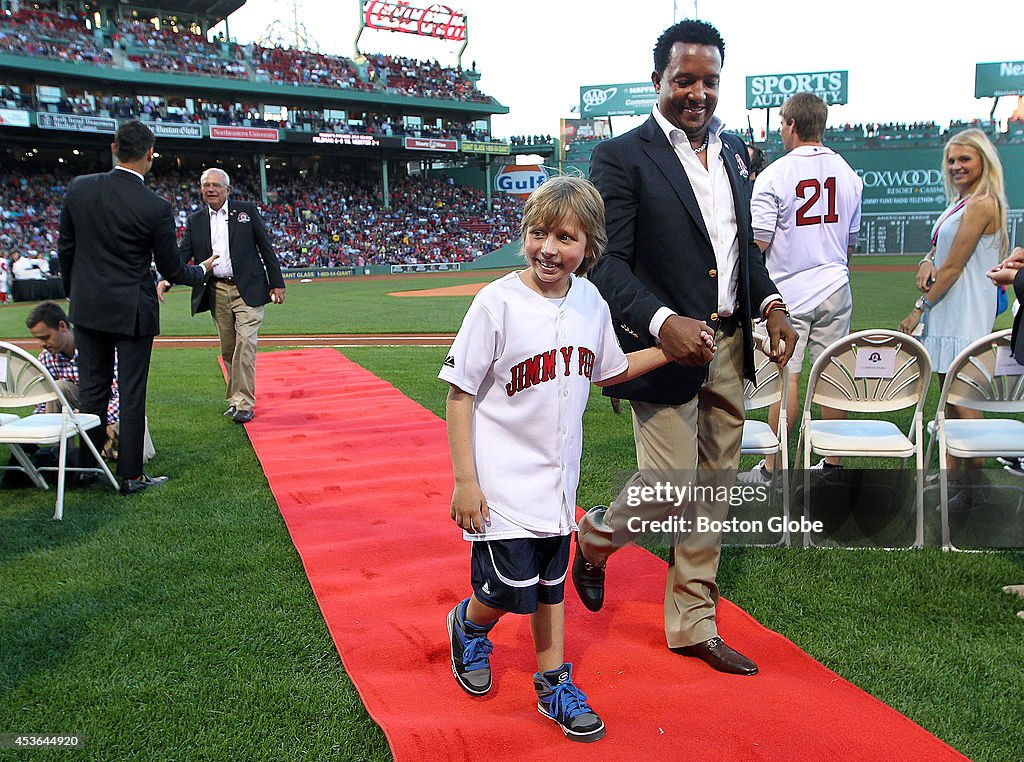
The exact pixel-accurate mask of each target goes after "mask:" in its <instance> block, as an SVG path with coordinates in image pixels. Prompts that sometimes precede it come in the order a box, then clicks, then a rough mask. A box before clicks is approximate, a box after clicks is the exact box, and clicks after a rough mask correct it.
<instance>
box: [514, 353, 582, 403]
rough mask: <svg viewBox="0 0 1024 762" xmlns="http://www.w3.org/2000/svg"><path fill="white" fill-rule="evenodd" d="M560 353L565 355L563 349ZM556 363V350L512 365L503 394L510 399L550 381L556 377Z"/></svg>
mask: <svg viewBox="0 0 1024 762" xmlns="http://www.w3.org/2000/svg"><path fill="white" fill-rule="evenodd" d="M570 351H571V348H570ZM562 353H563V354H565V350H564V349H563V350H562ZM557 361H558V350H557V349H550V350H548V351H547V352H541V353H540V354H539V355H534V356H533V357H530V358H528V359H526V360H523V361H522V362H521V363H518V364H517V365H513V366H512V369H511V370H510V371H509V376H510V379H509V382H508V383H507V384H505V394H506V395H508V396H509V397H511V396H513V395H514V394H516V393H518V392H521V391H522V390H523V389H529V388H530V387H531V386H536V385H537V384H541V383H543V382H545V381H550V380H551V379H553V378H554V377H555V375H556V372H557V370H556V369H557V364H558V362H557Z"/></svg>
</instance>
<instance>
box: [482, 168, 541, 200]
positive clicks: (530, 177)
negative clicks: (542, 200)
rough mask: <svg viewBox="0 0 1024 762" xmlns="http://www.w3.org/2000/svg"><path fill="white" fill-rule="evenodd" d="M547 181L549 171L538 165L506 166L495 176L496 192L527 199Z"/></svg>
mask: <svg viewBox="0 0 1024 762" xmlns="http://www.w3.org/2000/svg"><path fill="white" fill-rule="evenodd" d="M547 179H548V173H547V171H546V170H545V169H544V167H541V166H538V165H536V164H506V165H505V166H504V167H502V168H501V170H499V172H498V174H496V175H495V176H494V190H496V191H497V192H498V193H508V194H509V195H512V196H519V197H520V198H526V197H527V196H529V195H530V194H531V193H533V192H534V191H535V190H537V188H539V187H540V186H541V185H543V184H544V183H545V181H547Z"/></svg>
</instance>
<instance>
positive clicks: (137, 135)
mask: <svg viewBox="0 0 1024 762" xmlns="http://www.w3.org/2000/svg"><path fill="white" fill-rule="evenodd" d="M154 142H155V138H154V136H153V133H152V131H151V130H150V129H149V128H148V127H146V126H145V125H144V124H142V123H141V122H135V121H132V122H125V123H124V124H122V125H121V126H120V128H118V130H117V134H116V135H115V137H114V142H113V143H112V144H111V149H112V150H113V152H114V156H115V157H116V159H117V163H116V166H115V167H114V169H113V170H111V171H110V172H105V173H101V174H95V175H82V176H81V177H76V178H75V179H74V180H72V181H71V183H70V184H69V185H68V189H67V194H66V195H65V197H64V206H63V208H62V209H61V212H60V234H59V239H58V245H57V248H58V256H59V257H60V271H61V276H62V277H63V279H64V291H65V294H66V295H67V296H68V297H69V298H70V300H71V306H70V309H69V310H68V316H69V317H70V319H71V322H72V323H73V324H74V326H75V345H76V346H77V347H78V370H79V384H80V387H79V391H80V398H79V399H80V404H81V407H80V410H81V412H83V413H93V414H95V415H98V416H100V418H101V419H103V418H105V417H106V411H107V402H108V399H109V397H110V386H111V383H112V381H113V379H114V353H115V351H116V353H117V357H118V366H119V374H118V375H119V378H118V385H119V387H120V393H121V433H120V442H119V447H118V457H117V473H118V476H120V477H121V479H122V481H121V494H123V495H131V494H134V493H136V492H141V491H142V490H144V489H146V488H148V487H152V486H155V485H157V484H162V483H163V482H165V481H167V477H163V476H161V477H157V478H155V479H154V478H150V477H148V476H147V475H146V474H144V473H143V471H142V453H143V441H144V438H145V430H146V385H147V382H148V378H149V361H150V356H151V353H152V350H153V337H154V336H156V335H157V334H158V333H160V310H159V304H158V302H157V294H156V278H155V277H154V275H153V271H152V269H151V267H150V264H151V262H156V266H157V267H158V268H159V270H160V272H161V273H162V274H163V277H165V278H166V279H168V280H169V281H171V282H174V283H182V284H185V285H190V286H191V285H198V284H200V283H202V282H203V279H204V278H205V277H206V272H207V271H208V270H209V269H210V266H211V264H212V262H213V257H210V258H208V259H206V261H204V262H202V263H201V264H200V265H197V266H188V265H185V264H182V261H181V259H180V258H179V257H178V247H177V244H176V241H175V234H174V218H173V216H172V214H171V205H170V203H168V202H167V200H165V199H163V198H160V196H158V195H157V194H156V193H154V192H153V191H152V190H150V189H149V188H148V187H147V186H146V183H145V179H144V178H145V175H146V173H147V172H149V170H150V168H151V167H152V166H153V144H154ZM89 433H90V436H91V437H92V438H93V441H94V443H95V444H96V447H97V449H99V450H102V449H103V445H104V444H105V439H106V428H105V427H103V426H100V427H97V428H95V429H92V430H91V431H90V432H89Z"/></svg>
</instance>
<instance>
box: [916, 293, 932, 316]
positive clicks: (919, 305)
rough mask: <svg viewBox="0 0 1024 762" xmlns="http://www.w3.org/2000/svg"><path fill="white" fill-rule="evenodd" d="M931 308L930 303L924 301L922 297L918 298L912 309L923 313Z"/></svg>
mask: <svg viewBox="0 0 1024 762" xmlns="http://www.w3.org/2000/svg"><path fill="white" fill-rule="evenodd" d="M931 308H932V303H931V302H929V301H928V300H927V299H925V298H924V297H923V296H920V297H918V299H917V301H916V302H914V309H915V310H921V311H922V312H925V311H926V310H930V309H931Z"/></svg>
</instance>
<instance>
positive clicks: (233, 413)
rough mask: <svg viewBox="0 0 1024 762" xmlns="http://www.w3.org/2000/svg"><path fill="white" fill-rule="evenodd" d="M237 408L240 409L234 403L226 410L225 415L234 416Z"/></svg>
mask: <svg viewBox="0 0 1024 762" xmlns="http://www.w3.org/2000/svg"><path fill="white" fill-rule="evenodd" d="M236 410H238V408H237V407H235V406H234V405H232V406H231V407H229V408H228V409H227V410H225V411H224V415H226V416H227V417H228V418H233V417H234V415H235V411H236Z"/></svg>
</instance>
